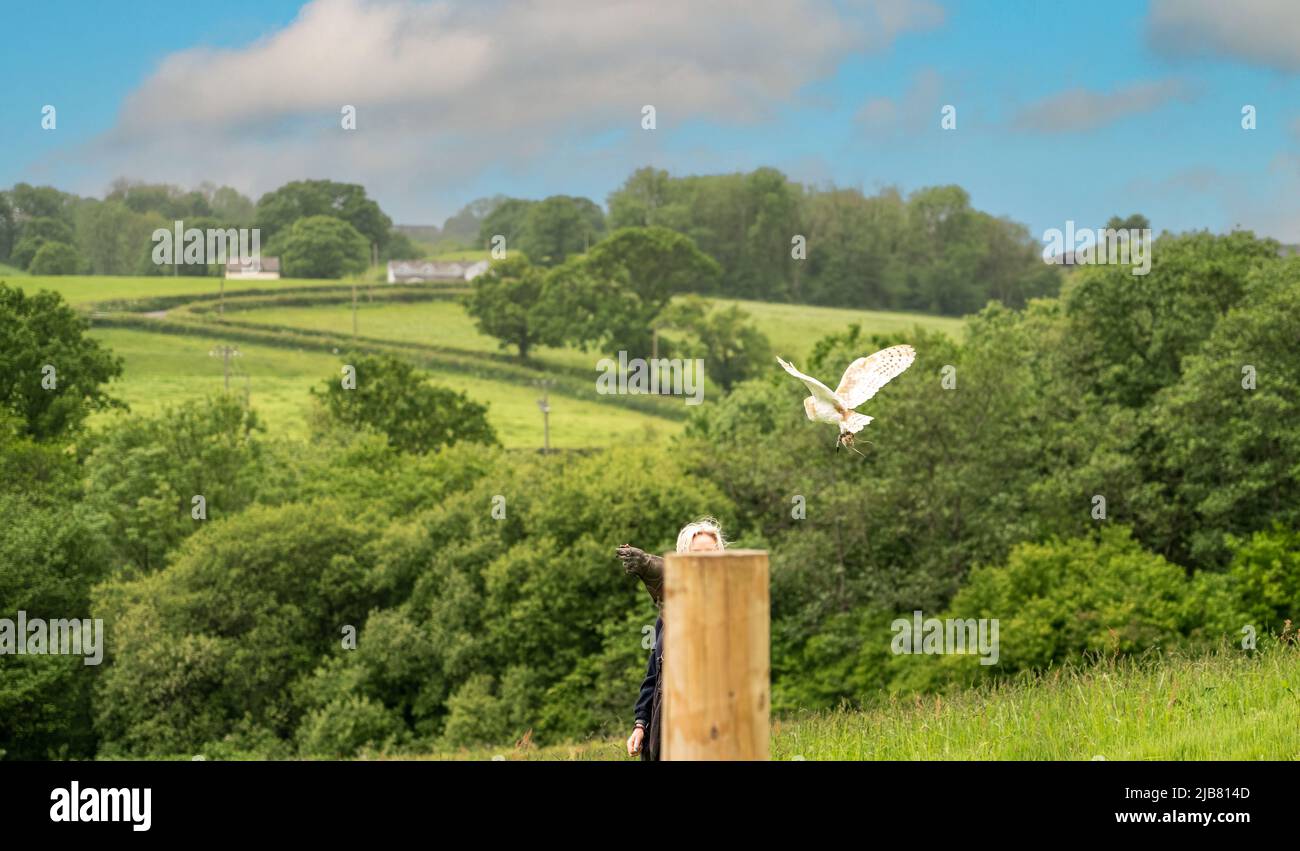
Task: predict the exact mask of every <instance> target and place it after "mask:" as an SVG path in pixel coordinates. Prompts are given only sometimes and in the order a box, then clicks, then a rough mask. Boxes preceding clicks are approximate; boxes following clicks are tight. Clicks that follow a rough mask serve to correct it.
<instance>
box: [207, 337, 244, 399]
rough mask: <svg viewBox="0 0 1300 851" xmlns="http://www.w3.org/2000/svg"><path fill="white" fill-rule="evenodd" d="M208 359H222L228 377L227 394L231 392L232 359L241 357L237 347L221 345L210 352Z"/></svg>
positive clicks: (223, 370)
mask: <svg viewBox="0 0 1300 851" xmlns="http://www.w3.org/2000/svg"><path fill="white" fill-rule="evenodd" d="M208 357H213V358H221V363H222V372H224V373H225V376H226V392H230V359H231V358H237V357H241V355H240V353H239V348H238V347H237V346H226V345H220V346H215V347H213V349H212V351H210V352H208Z"/></svg>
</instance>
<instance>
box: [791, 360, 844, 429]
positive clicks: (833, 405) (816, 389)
mask: <svg viewBox="0 0 1300 851" xmlns="http://www.w3.org/2000/svg"><path fill="white" fill-rule="evenodd" d="M776 360H777V363H779V364H781V368H782V369H784V370H785V371H786V372H788V373H790V374H791V375H793V376H794V377H795V378H797V379H799V380H800V381H802V382H803V383H804V384H805V385H807V387H808V389H809V390H810V391H812V395H811V396H809V397H808V398H806V399H804V400H803V409H804V413H806V414H807V415H808V419H810V420H813V421H814V422H824V423H832V422H839V420H840V410H841V408H842V407H843V403H841V402H840V400H839V399H836V398H835V394H834V393H832V392H831V389H830V388H829V387H827V386H826V385H825V384H822V383H821V382H820V381H818V380H817V379H815V378H813V377H812V376H811V375H804V374H803V373H802V372H800V371H799V370H797V369H795V367H794V365H793V364H790V363H787V362H785V361H783V360H781V358H779V357H778V358H777V359H776Z"/></svg>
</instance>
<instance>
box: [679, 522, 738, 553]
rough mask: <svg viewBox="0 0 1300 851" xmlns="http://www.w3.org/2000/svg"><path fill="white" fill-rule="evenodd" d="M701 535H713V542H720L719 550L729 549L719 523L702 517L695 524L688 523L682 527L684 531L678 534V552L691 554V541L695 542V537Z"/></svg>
mask: <svg viewBox="0 0 1300 851" xmlns="http://www.w3.org/2000/svg"><path fill="white" fill-rule="evenodd" d="M700 533H704V534H706V535H712V536H713V540H715V541H717V542H718V549H720V550H725V549H726V548H727V539H726V538H724V537H722V527H721V526H719V525H718V521H717V520H714V519H713V518H712V517H701V518H700V519H699V520H696V521H695V522H694V523H687V524H686V525H685V526H683V527H682V531H680V532H678V533H677V552H679V553H687V552H690V551H691V541H694V540H695V536H696V535H698V534H700Z"/></svg>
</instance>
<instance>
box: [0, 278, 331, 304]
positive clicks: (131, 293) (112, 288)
mask: <svg viewBox="0 0 1300 851" xmlns="http://www.w3.org/2000/svg"><path fill="white" fill-rule="evenodd" d="M3 277H4V276H3V275H0V278H3ZM13 283H14V285H16V286H19V287H22V288H23V290H25V291H26V292H28V293H34V292H36V291H37V290H53V291H54V292H56V293H59V294H60V295H62V296H63V297H64V299H66V300H67V301H68V303H69V304H73V305H90V304H93V303H95V302H102V301H119V300H129V299H144V298H156V297H158V296H180V295H193V296H199V295H207V294H209V293H210V294H212V295H213V296H215V295H216V294H217V291H218V289H219V288H220V287H221V279H219V278H197V277H195V278H187V277H163V276H159V277H127V276H121V277H115V276H110V275H53V276H40V275H26V274H24V275H22V276H21V279H20V280H15V281H14V282H13ZM341 283H342V282H341V281H318V280H311V279H308V278H283V279H281V280H278V281H239V280H235V281H226V282H225V288H226V293H227V294H231V293H239V292H243V291H246V290H263V289H286V290H290V289H298V288H301V287H319V286H328V285H330V284H341Z"/></svg>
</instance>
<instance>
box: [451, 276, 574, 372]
mask: <svg viewBox="0 0 1300 851" xmlns="http://www.w3.org/2000/svg"><path fill="white" fill-rule="evenodd" d="M542 283H543V273H542V270H540V269H537V268H534V267H533V265H532V264H531V263H529V262H528V258H527V257H526V256H523V255H516V256H514V257H509V258H507V259H505V260H498V261H496V262H495V263H493V264H492V268H491V269H489V270H488V271H487V272H486V273H485V274H482V275H480V276H478V277H477V278H475V279H474V290H473V292H472V293H471V294H470V295H469V296H468V298H467V299H466V302H465V307H466V310H467V311H468V313H469V315H470V316H472V317H474V322H475V324H476V325H477V326H478V329H479V331H481V332H483V333H484V334H487V335H488V336H489V337H495V338H496V339H497V340H498V341H500V344H501V347H502V348H505V347H506V346H514V347H515V348H516V349H518V351H519V357H520V358H522V359H524V360H527V359H528V353H529V351H531V349H532V348H533V346H535V345H538V344H546V343H551V342H554V339H553V338H552V337H551V336H549V335H548V334H547V333H546V329H545V328H544V327H543V325H542V320H541V317H540V314H539V311H538V303H539V301H540V300H541V298H542Z"/></svg>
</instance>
